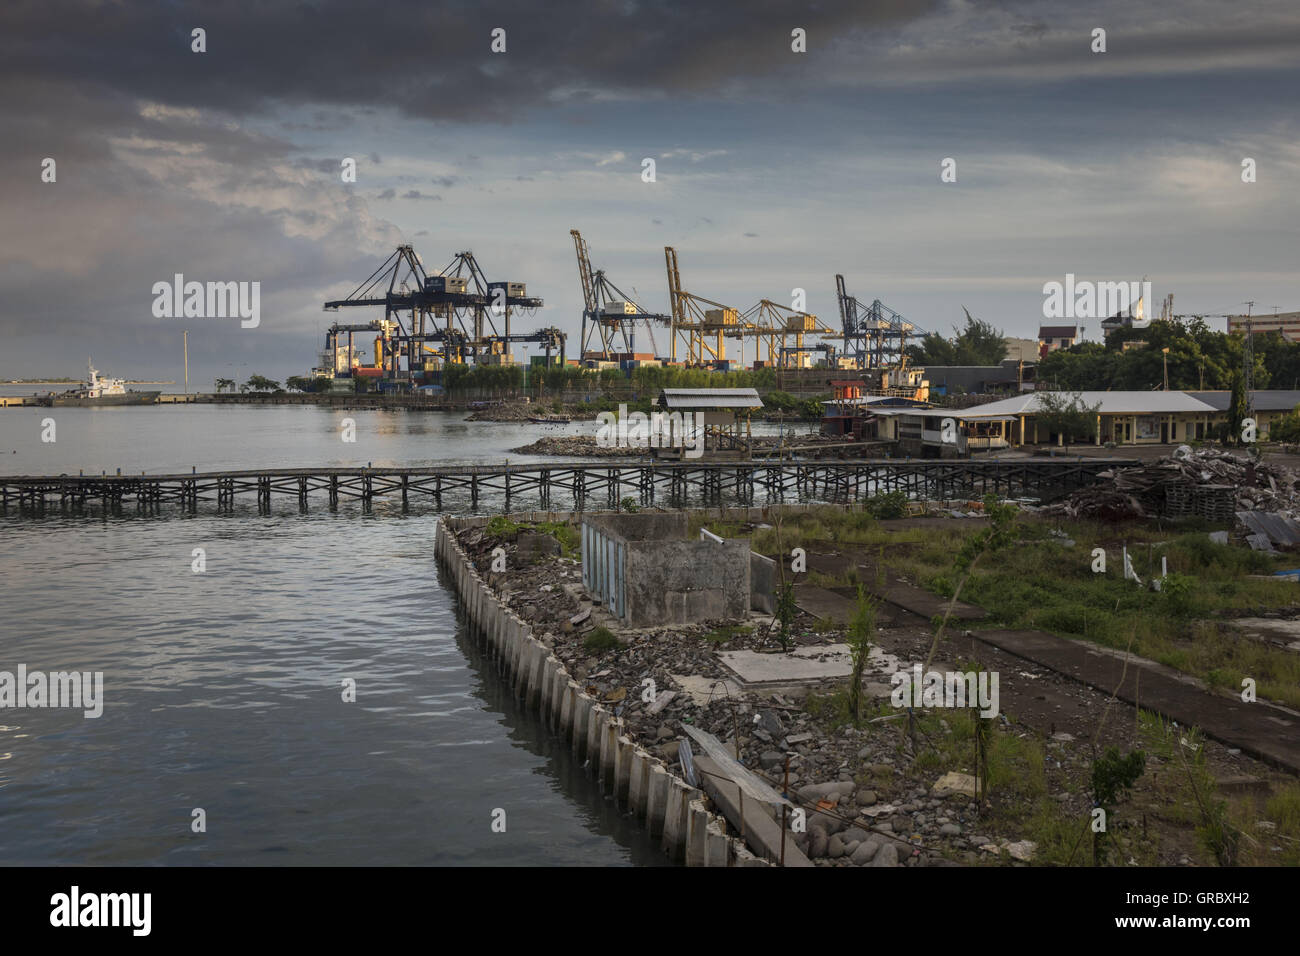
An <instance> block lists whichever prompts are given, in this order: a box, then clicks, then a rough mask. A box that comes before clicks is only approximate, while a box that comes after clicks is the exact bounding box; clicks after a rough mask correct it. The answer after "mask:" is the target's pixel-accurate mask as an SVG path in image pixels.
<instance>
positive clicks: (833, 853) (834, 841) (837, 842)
mask: <svg viewBox="0 0 1300 956" xmlns="http://www.w3.org/2000/svg"><path fill="white" fill-rule="evenodd" d="M845 852H846V850H845V846H844V835H843V834H840V833H837V834H835V835H834V836H833V837H831V842H830V849H829V852H827V854H826V855H827V856H829V857H830V858H831V859H832V860H838V859H839V858H840V857H842V856H843V855H844V854H845Z"/></svg>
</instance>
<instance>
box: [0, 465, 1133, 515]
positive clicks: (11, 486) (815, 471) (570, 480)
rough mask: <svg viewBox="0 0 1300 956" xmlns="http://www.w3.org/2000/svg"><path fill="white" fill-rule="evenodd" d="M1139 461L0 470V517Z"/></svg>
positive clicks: (633, 489) (629, 489)
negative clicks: (132, 472)
mask: <svg viewBox="0 0 1300 956" xmlns="http://www.w3.org/2000/svg"><path fill="white" fill-rule="evenodd" d="M1132 464H1136V462H1130V461H1123V460H1118V459H1114V458H1104V459H1103V458H1074V459H1069V458H1017V459H1007V460H980V461H968V460H963V461H933V460H896V459H873V460H860V461H841V460H819V461H797V462H791V461H784V462H782V461H773V462H703V461H700V462H693V461H685V462H659V461H653V460H648V459H641V460H635V461H629V460H627V459H622V460H619V461H617V462H613V461H602V462H595V463H592V462H529V463H521V464H495V465H494V464H469V465H444V466H437V467H424V468H275V469H264V470H249V471H221V472H205V473H191V474H178V475H145V474H141V475H107V474H101V475H18V476H9V477H0V513H7V512H9V511H10V510H11V509H16V510H17V511H18V512H19V513H22V514H38V515H39V514H44V513H46V512H47V511H53V512H55V513H62V514H84V513H87V512H88V511H97V512H99V513H101V514H110V513H112V514H117V513H122V512H123V510H124V509H125V508H129V507H131V506H134V510H136V511H137V512H140V513H149V514H154V513H158V512H159V511H160V510H161V509H162V508H163V507H164V506H165V505H172V506H177V507H179V508H180V509H181V511H182V512H189V513H194V512H197V510H198V508H199V504H200V502H202V503H204V504H215V505H216V507H217V509H218V510H220V511H231V510H233V509H234V507H235V502H236V500H237V499H244V500H248V499H254V500H255V501H256V504H257V508H258V510H259V511H260V512H261V513H264V514H265V513H269V512H270V510H271V503H272V500H273V499H275V498H280V499H285V498H287V499H290V500H294V501H296V503H297V505H298V510H299V511H301V512H305V511H307V510H308V509H309V508H310V507H311V505H312V503H313V502H314V503H316V504H320V503H326V504H327V506H328V507H329V508H330V509H331V510H333V509H337V508H338V507H339V503H340V502H342V501H348V500H351V501H355V502H359V503H360V504H361V506H362V507H363V509H365V510H369V509H370V507H371V505H372V504H374V503H375V502H376V501H380V500H383V501H386V502H393V503H397V502H400V504H401V507H402V509H403V510H406V509H407V508H409V507H410V506H411V505H412V504H420V503H428V504H430V505H432V506H433V507H434V508H436V509H438V510H439V511H444V510H446V511H456V512H471V513H481V512H484V511H501V512H507V511H510V510H512V508H513V507H514V506H516V505H521V506H528V505H535V506H536V508H537V509H540V510H551V509H552V508H553V507H554V506H553V505H552V500H553V498H556V497H559V498H560V501H559V502H557V504H561V505H565V506H568V505H571V506H572V508H573V510H575V511H580V510H583V509H584V508H586V507H598V508H611V507H617V506H618V505H619V503H620V502H621V501H622V500H623V499H624V498H627V497H631V498H633V499H634V500H635V501H636V502H637V503H638V504H640V505H644V506H649V505H661V506H668V507H678V506H682V505H686V504H690V503H705V504H715V503H716V504H722V503H736V504H749V505H753V504H756V503H762V502H780V501H786V500H804V501H827V502H851V501H860V500H863V499H865V498H869V497H870V496H871V495H873V494H876V493H878V492H890V491H901V492H903V493H904V494H906V495H907V496H908V497H909V498H914V499H930V500H950V499H961V498H977V497H979V496H981V495H984V494H986V493H989V492H992V493H993V494H997V495H999V496H1002V497H1024V498H1050V497H1054V496H1056V495H1059V494H1062V493H1064V492H1068V491H1071V490H1073V489H1075V488H1079V487H1082V486H1084V485H1087V484H1090V483H1092V482H1093V481H1095V480H1096V478H1097V475H1098V474H1099V473H1100V472H1103V471H1107V470H1109V469H1112V468H1117V467H1124V466H1126V465H1132Z"/></svg>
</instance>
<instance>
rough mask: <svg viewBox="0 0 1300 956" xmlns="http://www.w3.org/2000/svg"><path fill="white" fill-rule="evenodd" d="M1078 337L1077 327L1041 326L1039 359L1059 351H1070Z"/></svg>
mask: <svg viewBox="0 0 1300 956" xmlns="http://www.w3.org/2000/svg"><path fill="white" fill-rule="evenodd" d="M1078 337H1079V327H1078V326H1077V325H1041V326H1039V327H1038V357H1039V358H1043V357H1044V356H1046V355H1047V353H1048V352H1055V351H1056V350H1057V349H1068V348H1069V347H1070V346H1072V345H1073V344H1074V343H1075V340H1076V339H1078Z"/></svg>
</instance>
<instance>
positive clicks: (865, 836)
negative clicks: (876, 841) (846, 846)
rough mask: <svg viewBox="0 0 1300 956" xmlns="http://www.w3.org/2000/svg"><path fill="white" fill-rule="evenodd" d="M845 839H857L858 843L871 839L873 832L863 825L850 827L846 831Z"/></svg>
mask: <svg viewBox="0 0 1300 956" xmlns="http://www.w3.org/2000/svg"><path fill="white" fill-rule="evenodd" d="M844 839H845V841H849V840H856V841H857V842H858V843H861V842H862V841H863V840H870V839H871V834H870V833H868V832H867V831H866V830H864V829H862V827H849V828H848V829H847V830H845V831H844Z"/></svg>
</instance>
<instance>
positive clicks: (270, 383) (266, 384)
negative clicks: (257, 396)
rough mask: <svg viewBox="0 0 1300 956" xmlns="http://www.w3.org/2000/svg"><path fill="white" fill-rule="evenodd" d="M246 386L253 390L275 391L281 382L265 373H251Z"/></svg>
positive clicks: (246, 388) (247, 388) (248, 389)
mask: <svg viewBox="0 0 1300 956" xmlns="http://www.w3.org/2000/svg"><path fill="white" fill-rule="evenodd" d="M244 388H245V390H247V391H251V392H274V391H277V390H279V388H280V383H279V382H277V381H275V380H273V379H269V378H267V377H266V376H264V375H250V376H248V381H247V382H246V383H244Z"/></svg>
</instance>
